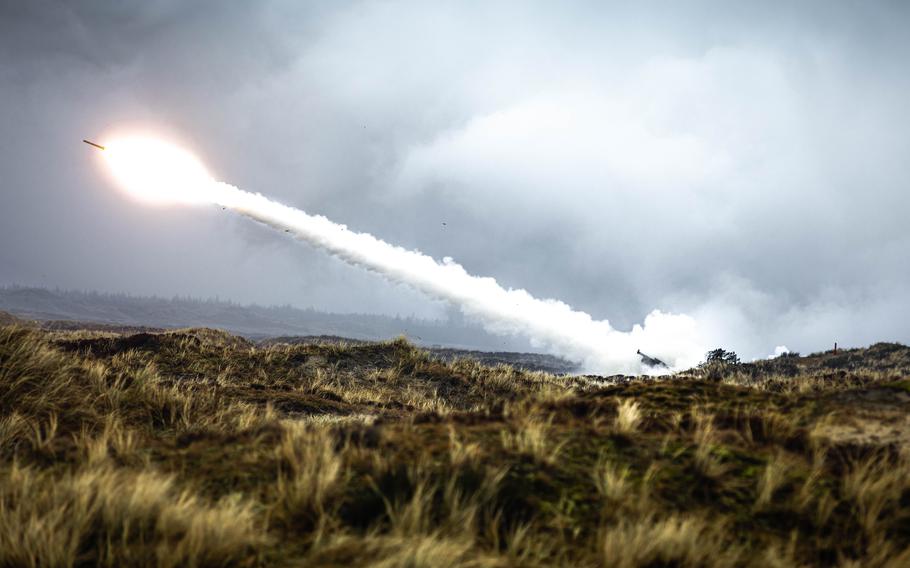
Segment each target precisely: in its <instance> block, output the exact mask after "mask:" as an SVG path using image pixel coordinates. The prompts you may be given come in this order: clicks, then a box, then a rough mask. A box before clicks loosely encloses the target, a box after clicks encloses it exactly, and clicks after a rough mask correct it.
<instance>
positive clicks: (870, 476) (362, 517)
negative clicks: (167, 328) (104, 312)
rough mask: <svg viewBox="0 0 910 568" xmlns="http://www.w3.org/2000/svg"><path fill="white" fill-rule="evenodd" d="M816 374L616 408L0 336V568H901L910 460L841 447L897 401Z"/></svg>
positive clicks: (612, 394) (776, 376)
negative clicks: (123, 567) (747, 567)
mask: <svg viewBox="0 0 910 568" xmlns="http://www.w3.org/2000/svg"><path fill="white" fill-rule="evenodd" d="M878 349H879V351H880V352H881V353H880V355H881V357H884V358H885V360H887V361H888V364H889V365H895V367H894V368H895V369H904V367H903V366H902V365H905V362H904V359H902V357H904V353H903V351H901V350H900V349H898V348H896V347H893V346H892V347H888V346H885V347H880V348H878ZM813 357H815V358H814V359H813V358H809V359H806V360H805V361H804V360H802V359H799V360H787V361H783V360H782V361H779V362H773V364H772V363H768V364H764V363H763V364H762V365H764V366H761V365H758V366H756V367H755V369H757V370H755V369H753V368H751V367H748V366H743V367H742V368H739V369H734V370H729V369H728V370H727V371H730V372H729V373H728V375H726V376H722V377H721V379H720V380H718V381H712V380H704V379H705V377H704V376H701V375H699V373H698V372H695V371H693V373H692V374H691V376H676V377H668V378H663V379H649V380H647V381H633V382H630V383H629V384H616V385H612V384H610V383H609V381H602V380H597V379H596V378H575V377H558V376H553V375H548V374H546V373H529V372H524V371H519V370H515V369H513V368H512V367H508V366H496V367H487V366H484V365H481V364H479V363H477V362H476V361H473V360H470V359H460V360H455V361H452V362H442V361H438V360H435V359H433V358H432V357H430V356H429V355H428V354H426V353H424V352H422V351H420V350H418V349H416V348H415V347H414V346H412V345H410V344H408V343H407V342H405V341H402V340H400V339H399V340H394V341H390V342H383V343H378V344H375V343H374V344H370V343H363V344H340V343H326V344H306V345H272V346H269V347H264V348H260V347H256V346H254V345H252V344H250V343H249V342H246V341H245V340H242V339H239V338H234V337H232V336H230V335H228V334H224V333H221V332H213V331H210V330H183V331H180V332H169V333H163V334H151V335H149V334H146V335H142V334H140V335H138V336H132V337H124V336H119V335H116V334H111V333H105V334H97V333H91V334H79V333H70V332H62V331H58V332H53V333H44V332H41V331H39V330H34V329H22V328H15V327H12V328H11V327H0V393H2V396H0V566H20V565H24V566H30V565H32V566H38V565H41V566H43V565H93V564H94V565H110V566H114V565H155V566H177V565H186V566H222V565H224V566H227V565H231V566H233V565H248V566H271V565H308V566H340V565H349V566H360V565H370V566H598V565H609V566H636V567H638V566H641V567H645V566H737V565H768V566H802V565H806V566H811V565H843V566H859V565H862V566H900V565H903V564H905V563H906V560H907V559H908V557H910V552H908V550H910V549H908V546H910V537H908V533H907V531H906V526H907V524H906V523H907V520H908V518H910V517H908V515H907V512H906V506H905V505H906V499H907V498H908V496H910V480H908V474H907V471H908V470H910V468H908V462H907V458H906V453H904V454H902V453H901V448H902V447H904V446H902V444H903V442H902V440H904V438H903V437H901V436H899V435H891V434H889V435H888V436H883V437H880V438H876V437H875V436H872V435H866V436H865V437H863V438H858V437H856V436H854V437H850V438H848V437H845V436H844V435H843V431H844V429H845V428H846V427H847V426H849V427H850V428H853V429H856V428H860V427H862V425H864V424H869V423H871V421H873V420H878V422H879V423H880V425H881V428H882V430H881V431H882V432H885V433H886V434H887V433H888V431H886V430H887V429H888V428H891V429H899V428H900V427H901V425H902V424H904V422H902V421H901V416H902V415H906V414H907V412H908V411H910V408H908V406H910V404H908V402H907V396H906V395H905V394H904V393H906V392H907V391H910V385H907V384H906V381H904V382H901V381H896V382H895V383H894V384H893V385H892V384H891V383H889V382H888V381H893V380H894V376H895V375H894V372H893V371H892V370H889V368H888V367H885V366H882V365H877V364H876V365H873V366H871V367H869V368H865V367H862V365H865V364H866V363H864V362H863V361H865V360H859V359H857V357H858V355H856V354H853V353H851V354H848V355H847V357H846V359H844V360H843V361H841V360H839V359H838V360H835V361H834V362H833V363H832V359H831V357H829V356H827V355H824V356H817V357H816V356H813ZM857 361H859V363H857ZM835 363H836V364H838V365H840V364H843V365H847V367H848V368H849V373H848V375H847V376H846V377H845V378H844V379H843V381H842V382H837V381H838V380H839V379H837V377H839V376H840V375H839V374H838V375H835V374H833V373H832V372H831V368H833V367H832V365H834V364H835ZM873 363H874V361H873ZM870 364H871V363H870ZM786 365H796V366H797V369H798V370H799V371H800V372H802V371H803V370H804V371H805V373H804V374H803V375H799V374H797V375H794V376H791V375H788V374H787V373H785V372H784V371H786ZM766 367H767V368H766ZM725 372H726V371H725ZM901 372H902V371H901ZM743 386H747V387H749V388H742V387H743ZM876 432H878V431H876ZM867 434H868V433H867ZM877 435H878V434H877V433H876V436H877ZM904 449H905V450H906V448H904Z"/></svg>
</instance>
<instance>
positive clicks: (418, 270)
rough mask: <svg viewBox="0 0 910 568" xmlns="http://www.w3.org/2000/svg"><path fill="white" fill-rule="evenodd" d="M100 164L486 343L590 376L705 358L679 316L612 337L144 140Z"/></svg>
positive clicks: (691, 326) (138, 189)
mask: <svg viewBox="0 0 910 568" xmlns="http://www.w3.org/2000/svg"><path fill="white" fill-rule="evenodd" d="M106 148H107V151H105V152H104V154H105V159H106V161H107V163H108V165H109V166H110V169H111V171H112V173H113V174H114V176H115V178H116V179H117V181H118V182H119V184H120V185H121V186H122V187H123V188H124V189H125V190H126V191H127V192H129V193H131V194H133V195H135V196H136V197H138V198H139V199H141V200H143V201H145V202H150V203H182V204H199V203H214V204H218V205H221V206H223V207H227V208H230V209H232V210H234V211H236V212H238V213H240V214H243V215H245V216H247V217H249V218H250V219H253V220H255V221H258V222H260V223H263V224H266V225H268V226H270V227H274V228H276V229H279V230H284V231H287V232H289V233H291V234H292V235H294V236H295V237H296V238H298V239H300V240H303V241H306V242H308V243H310V244H312V245H315V246H318V247H321V248H323V249H324V250H326V251H327V252H329V253H330V254H332V255H334V256H336V257H338V258H340V259H342V260H344V261H345V262H347V263H349V264H352V265H354V266H359V267H361V268H364V269H366V270H370V271H372V272H375V273H377V274H380V275H381V276H383V277H384V278H386V279H388V280H390V281H393V282H396V283H403V284H407V285H409V286H411V287H413V288H416V289H417V290H420V291H421V292H423V293H425V294H427V295H428V296H430V297H432V298H435V299H438V300H444V301H447V302H451V303H453V304H455V305H457V306H458V307H459V308H460V309H461V311H462V312H463V313H464V314H465V315H466V316H467V317H469V318H471V319H474V320H477V321H479V322H480V323H481V324H482V325H483V327H484V328H485V329H486V330H487V331H489V332H492V333H496V334H500V335H524V336H526V337H528V338H529V339H530V340H531V342H532V344H534V345H535V346H537V347H539V348H543V349H546V350H547V351H549V352H551V353H554V354H556V355H560V356H563V357H566V358H568V359H571V360H575V361H578V362H580V363H581V364H582V366H583V368H584V370H586V371H589V372H598V373H640V372H643V371H644V372H648V371H650V369H648V368H643V367H642V365H641V361H640V360H639V357H638V355H637V351H638V349H641V350H643V351H645V352H647V353H651V354H653V355H656V356H658V357H660V358H661V359H662V360H664V361H666V362H667V363H668V364H669V365H670V366H671V367H672V368H674V369H680V368H686V367H689V366H692V365H695V364H697V363H698V362H699V361H700V359H701V356H702V354H703V353H704V349H703V346H702V345H700V343H699V341H698V339H697V333H696V329H695V322H694V320H693V319H692V318H690V317H688V316H685V315H674V314H665V313H662V312H660V311H657V310H655V311H653V312H651V313H650V314H649V315H648V316H647V317H646V318H645V322H644V325H641V326H640V325H636V326H634V327H633V328H632V330H631V331H628V332H623V331H618V330H615V329H613V328H612V327H611V326H610V323H609V322H608V321H606V320H600V321H598V320H595V319H593V318H592V317H591V316H590V315H588V314H586V313H584V312H581V311H576V310H573V309H572V308H571V307H570V306H568V305H567V304H565V303H563V302H561V301H558V300H552V299H544V300H540V299H537V298H534V297H532V296H531V295H530V294H529V293H528V292H526V291H525V290H520V289H519V290H515V289H505V288H503V287H502V286H500V285H499V284H498V283H497V282H496V280H494V279H493V278H486V277H478V276H472V275H470V274H468V273H467V271H466V270H465V269H464V268H463V267H462V266H461V265H459V264H457V263H456V262H455V261H453V260H452V259H451V258H449V257H446V258H444V259H443V260H442V261H441V262H439V261H436V260H435V259H433V258H431V257H429V256H427V255H425V254H422V253H420V252H418V251H412V250H406V249H404V248H401V247H398V246H394V245H391V244H389V243H386V242H384V241H382V240H380V239H377V238H376V237H374V236H372V235H369V234H366V233H356V232H354V231H351V230H349V229H348V228H347V227H346V226H344V225H340V224H337V223H333V222H332V221H330V220H329V219H327V218H325V217H323V216H321V215H310V214H308V213H306V212H304V211H301V210H299V209H294V208H292V207H288V206H286V205H282V204H281V203H277V202H275V201H272V200H270V199H268V198H267V197H265V196H263V195H260V194H258V193H249V192H246V191H243V190H241V189H239V188H237V187H234V186H232V185H229V184H227V183H223V182H219V181H216V180H215V179H214V178H213V177H212V176H211V175H210V174H209V173H208V172H207V170H206V169H205V167H204V166H203V165H202V163H201V162H199V161H198V160H197V159H196V158H195V157H193V156H192V155H191V154H189V153H187V152H185V151H184V150H181V149H179V148H176V147H174V146H171V145H169V144H166V143H163V142H160V141H155V140H150V139H141V138H134V139H127V140H120V141H114V142H111V143H109V144H107V145H106Z"/></svg>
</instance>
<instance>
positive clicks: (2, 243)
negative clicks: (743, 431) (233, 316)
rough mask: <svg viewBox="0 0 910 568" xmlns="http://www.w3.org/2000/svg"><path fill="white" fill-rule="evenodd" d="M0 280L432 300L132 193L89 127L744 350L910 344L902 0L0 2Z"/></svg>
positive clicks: (211, 214) (411, 241)
mask: <svg viewBox="0 0 910 568" xmlns="http://www.w3.org/2000/svg"><path fill="white" fill-rule="evenodd" d="M0 6H2V8H0V119H2V124H4V134H5V135H4V136H3V137H2V141H0V144H2V146H0V148H2V152H0V168H2V172H3V181H2V186H0V284H11V283H19V284H31V285H46V286H51V287H53V286H60V287H62V288H77V289H96V290H101V291H114V292H121V291H122V292H129V293H133V294H158V295H164V296H170V295H175V294H179V295H193V296H200V297H214V296H219V297H221V298H225V299H228V298H229V299H231V300H234V301H238V302H242V303H250V302H255V303H259V304H291V305H295V306H302V307H307V306H313V307H316V308H319V309H325V310H331V311H342V312H368V313H384V314H392V315H395V314H402V315H410V314H415V315H418V316H421V317H438V318H444V317H447V315H448V313H449V310H448V308H447V306H446V305H445V304H443V303H440V302H434V301H431V300H429V299H427V298H425V297H423V296H422V295H420V294H419V293H417V292H415V291H413V290H411V289H409V288H407V287H403V286H400V285H393V284H390V283H387V282H385V281H383V280H381V279H380V278H379V277H377V276H375V275H372V274H369V273H365V272H361V271H359V270H357V269H355V268H352V267H349V266H346V265H344V264H343V263H341V262H340V261H338V260H336V259H333V258H331V257H329V256H326V255H325V254H323V253H321V252H320V251H318V250H314V249H308V248H305V247H301V246H300V245H299V244H298V243H294V242H291V241H289V240H288V239H286V238H283V237H282V235H275V234H272V233H271V232H269V231H267V230H265V229H262V228H261V227H257V226H253V225H250V224H248V223H245V222H243V220H242V219H238V218H237V217H235V216H231V215H226V214H223V212H221V211H220V209H218V208H213V207H208V208H205V207H203V208H148V207H145V206H141V205H137V204H136V203H135V202H133V201H130V200H129V199H128V198H126V197H124V196H123V195H122V194H120V193H117V192H116V191H114V190H113V189H112V187H111V184H110V182H109V180H107V179H106V177H105V175H104V173H103V172H102V171H100V170H99V169H98V168H97V167H96V164H94V163H93V162H92V160H91V159H90V156H89V155H88V154H89V152H90V149H88V148H87V147H85V146H84V145H82V144H81V143H79V140H80V139H81V138H84V137H88V138H93V137H97V138H99V139H102V140H103V138H104V137H105V136H107V135H110V134H111V133H113V132H123V131H140V130H141V131H151V132H155V133H159V134H162V135H165V136H167V137H169V138H171V139H174V140H177V141H180V142H181V143H182V144H185V145H187V146H188V147H190V148H192V149H194V150H195V151H196V152H197V153H198V154H199V155H200V157H202V158H203V159H204V160H205V161H206V163H207V164H208V165H209V167H210V168H211V170H212V171H214V172H215V173H216V175H217V177H218V178H219V179H222V180H225V181H227V182H229V183H231V184H233V185H236V186H238V187H241V188H244V189H246V190H249V191H258V192H261V193H263V194H266V195H269V196H270V197H273V198H275V199H277V200H280V201H282V202H284V203H287V204H289V205H291V206H294V207H299V208H301V209H304V210H306V211H308V212H310V213H314V214H321V215H325V216H326V217H328V218H329V219H332V220H333V221H336V222H340V223H345V224H347V225H348V226H350V227H351V228H352V229H354V230H357V231H365V232H369V233H371V234H374V235H376V236H377V237H380V238H382V239H383V240H385V241H387V242H390V243H394V244H397V245H400V246H404V247H407V248H411V249H418V250H420V251H422V252H424V253H426V254H428V255H431V256H433V257H435V258H442V257H445V256H450V257H453V258H454V259H455V260H457V261H458V262H459V263H460V264H462V265H463V266H464V267H465V268H466V269H467V270H468V271H469V272H471V273H472V274H477V275H483V276H492V277H494V278H496V279H497V281H498V282H500V283H501V284H502V285H504V286H506V287H512V288H523V289H526V290H528V291H529V292H530V293H531V294H533V295H534V296H536V297H543V298H557V299H560V300H563V301H565V302H566V303H568V304H570V305H571V306H573V307H574V308H576V309H579V310H583V311H585V312H587V313H589V314H591V315H592V316H593V317H595V318H597V319H608V320H610V322H611V323H612V324H613V325H614V326H615V327H617V328H620V329H628V328H630V327H631V326H632V325H633V324H636V323H640V322H642V321H643V320H644V318H645V316H646V315H647V314H648V313H650V312H651V311H652V310H654V309H660V310H662V311H665V312H672V313H685V314H688V315H690V316H692V317H693V318H695V319H696V321H697V322H698V323H699V325H700V326H702V327H703V328H704V329H705V330H707V334H708V335H709V336H710V338H711V339H712V340H714V341H716V342H717V343H718V344H720V345H723V346H725V347H728V348H732V349H735V350H737V351H738V352H740V353H741V354H742V355H744V357H745V358H753V357H760V356H767V355H770V354H772V353H773V352H774V350H775V348H776V347H777V346H780V345H786V346H788V347H789V348H790V349H793V350H799V351H814V350H819V349H824V348H828V347H830V346H831V345H832V344H833V342H834V341H838V343H840V344H841V345H857V346H859V345H865V344H869V343H872V342H875V341H902V342H904V343H908V342H910V324H908V323H907V322H908V321H910V297H908V295H907V289H908V285H910V262H907V260H906V259H907V256H908V251H910V229H908V228H907V226H906V225H907V224H906V222H905V220H904V218H903V217H904V214H905V211H906V210H907V208H908V205H910V197H908V192H907V190H906V185H907V180H908V173H910V171H908V170H910V163H908V161H907V160H906V155H907V153H908V150H910V134H908V133H910V129H908V126H910V124H908V123H910V110H908V105H907V102H906V100H907V93H908V86H910V84H908V83H910V75H908V74H907V73H906V72H905V69H904V68H905V61H906V58H907V55H908V54H910V38H908V37H907V36H906V34H905V33H904V25H905V24H906V22H907V21H908V16H910V8H908V7H906V6H905V5H903V4H901V3H898V2H876V3H862V4H860V3H854V2H846V1H845V2H836V3H828V2H808V3H800V4H799V5H798V6H794V5H790V4H788V3H779V4H778V3H761V4H755V3H718V2H690V3H685V5H683V3H672V4H669V5H666V4H661V3H636V4H635V5H634V6H626V5H620V4H616V5H612V4H604V3H586V2H576V3H566V4H560V7H559V9H555V8H552V7H550V6H549V5H547V4H544V3H526V2H521V3H511V2H502V3H476V4H474V3H464V4H458V5H449V6H445V7H444V6H442V5H438V4H432V5H430V4H426V3H419V2H350V3H343V4H342V3H334V2H332V3H330V2H326V3H315V4H309V3H308V4H307V5H306V6H304V5H302V4H300V3H295V2H262V3H256V4H247V3H242V2H217V3H216V2H212V3H198V4H195V3H194V4H193V5H191V6H188V5H184V4H183V3H180V2H157V3H139V2H136V3H132V2H127V3H119V4H117V6H116V7H104V6H102V4H100V3H93V2H81V3H80V2H77V3H64V2H47V1H38V2H29V3H12V2H8V3H7V2H5V3H0Z"/></svg>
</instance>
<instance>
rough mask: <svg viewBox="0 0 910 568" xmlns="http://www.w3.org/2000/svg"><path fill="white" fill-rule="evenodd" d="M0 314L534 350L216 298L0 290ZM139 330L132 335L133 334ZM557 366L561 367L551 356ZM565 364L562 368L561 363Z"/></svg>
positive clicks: (393, 323) (457, 333) (439, 326)
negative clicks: (401, 338)
mask: <svg viewBox="0 0 910 568" xmlns="http://www.w3.org/2000/svg"><path fill="white" fill-rule="evenodd" d="M0 310H4V311H7V312H9V313H11V314H13V315H15V316H18V317H20V318H24V319H32V320H39V321H43V322H48V321H55V320H62V321H60V322H57V321H55V323H54V326H55V327H66V324H65V322H66V321H76V322H80V324H79V325H78V327H80V328H85V327H86V325H85V323H86V322H89V323H94V324H107V325H116V326H121V327H133V328H167V329H176V328H184V327H212V328H217V329H223V330H226V331H230V332H232V333H235V334H239V335H243V336H245V337H248V338H252V339H264V338H269V337H277V336H285V337H287V336H340V337H344V338H351V339H361V340H377V339H389V338H393V337H397V336H399V335H406V336H407V337H408V338H409V339H410V340H411V341H413V342H415V343H417V344H420V345H424V346H432V345H440V346H445V347H454V348H461V349H469V350H484V351H521V352H529V351H531V352H533V351H536V350H535V349H534V348H532V347H531V346H530V345H529V344H528V343H527V342H526V341H524V340H522V339H520V338H503V337H499V336H494V335H491V334H488V333H486V332H485V331H484V330H483V329H481V328H479V327H476V326H470V325H465V324H452V323H450V322H447V321H438V320H422V319H415V318H399V317H389V316H381V315H370V314H337V313H329V312H321V311H317V310H313V309H299V308H294V307H291V306H270V307H265V306H256V305H252V306H243V305H239V304H235V303H232V302H224V301H217V300H198V299H191V298H159V297H142V296H129V295H125V294H100V293H97V292H74V291H66V290H48V289H44V288H26V287H17V286H12V287H0ZM137 330H138V329H137ZM554 359H555V360H556V361H561V360H559V359H558V358H554ZM563 363H565V362H563Z"/></svg>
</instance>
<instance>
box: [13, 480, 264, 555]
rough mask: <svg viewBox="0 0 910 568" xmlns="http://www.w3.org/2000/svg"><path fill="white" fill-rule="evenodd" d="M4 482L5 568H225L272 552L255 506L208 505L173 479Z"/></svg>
mask: <svg viewBox="0 0 910 568" xmlns="http://www.w3.org/2000/svg"><path fill="white" fill-rule="evenodd" d="M0 479H2V481H0V565H4V566H30V565H33V566H70V565H74V564H77V563H80V564H81V563H85V562H87V561H88V562H90V563H93V564H101V565H115V566H122V565H130V566H211V565H226V564H230V563H235V562H240V561H244V560H246V561H249V560H251V559H254V558H255V554H256V553H255V551H256V549H257V548H259V547H260V546H262V545H263V544H265V540H264V539H265V537H264V534H263V532H262V530H261V528H260V527H258V526H257V517H256V514H255V513H254V507H253V505H252V504H251V503H249V502H247V501H245V500H243V499H242V498H240V497H239V496H231V497H227V498H225V499H222V500H220V501H218V502H216V503H206V502H204V501H202V500H201V499H199V498H198V497H196V496H195V495H194V494H193V493H192V492H190V491H186V490H180V489H178V488H177V487H176V485H175V483H174V479H173V477H170V476H163V475H159V474H155V473H152V472H129V471H126V470H116V469H113V468H110V467H107V466H104V467H97V468H95V467H88V468H85V469H79V470H77V471H76V472H74V473H71V474H64V475H59V476H57V475H50V474H47V473H42V472H38V471H36V470H34V469H32V468H23V467H20V466H18V465H16V464H13V465H12V466H10V467H8V468H6V469H5V470H4V471H2V473H0ZM86 550H89V551H90V556H88V557H87V558H86V557H85V556H84V555H85V551H86Z"/></svg>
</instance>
